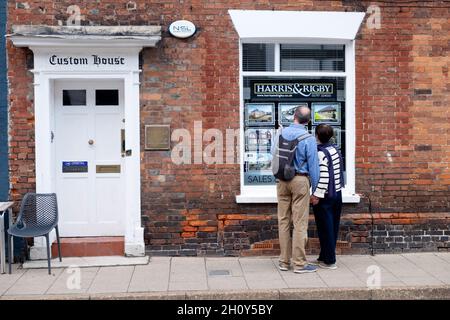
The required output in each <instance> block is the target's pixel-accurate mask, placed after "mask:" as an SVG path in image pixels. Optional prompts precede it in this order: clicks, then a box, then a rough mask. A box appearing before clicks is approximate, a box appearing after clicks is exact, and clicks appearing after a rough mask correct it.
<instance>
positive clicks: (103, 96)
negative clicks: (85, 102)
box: [95, 90, 119, 106]
mask: <svg viewBox="0 0 450 320" xmlns="http://www.w3.org/2000/svg"><path fill="white" fill-rule="evenodd" d="M95 105H97V106H118V105H119V90H95Z"/></svg>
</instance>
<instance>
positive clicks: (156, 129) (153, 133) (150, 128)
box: [145, 125, 170, 150]
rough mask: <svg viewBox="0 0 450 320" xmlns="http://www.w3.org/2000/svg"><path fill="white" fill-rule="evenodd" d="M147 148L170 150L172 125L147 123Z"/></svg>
mask: <svg viewBox="0 0 450 320" xmlns="http://www.w3.org/2000/svg"><path fill="white" fill-rule="evenodd" d="M145 150H170V126H169V125H146V126H145Z"/></svg>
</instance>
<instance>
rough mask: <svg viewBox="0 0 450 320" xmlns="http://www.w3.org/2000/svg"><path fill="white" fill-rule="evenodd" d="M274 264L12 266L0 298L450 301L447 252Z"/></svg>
mask: <svg viewBox="0 0 450 320" xmlns="http://www.w3.org/2000/svg"><path fill="white" fill-rule="evenodd" d="M309 258H310V259H311V260H313V259H314V258H315V257H309ZM277 264H278V261H277V258H276V257H258V258H244V257H240V258H237V257H206V258H204V257H198V258H197V257H152V258H151V259H150V263H148V264H146V265H134V266H107V267H83V268H78V267H77V266H71V267H69V268H54V269H53V272H52V275H48V274H47V270H46V269H23V268H21V267H20V266H18V265H15V267H14V270H13V274H12V275H8V274H3V275H0V299H17V298H26V299H171V298H173V299H317V298H322V299H329V298H336V299H383V298H398V299H411V298H418V299H420V298H430V299H450V253H449V252H446V253H440V252H433V253H410V254H391V255H376V256H367V255H348V256H338V261H337V264H338V269H337V270H324V269H320V270H319V271H318V272H316V273H312V274H295V273H293V272H292V271H287V272H283V271H279V270H278V268H277Z"/></svg>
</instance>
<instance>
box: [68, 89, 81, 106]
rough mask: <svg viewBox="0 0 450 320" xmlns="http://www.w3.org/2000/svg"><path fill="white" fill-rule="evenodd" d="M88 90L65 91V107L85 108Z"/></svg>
mask: <svg viewBox="0 0 450 320" xmlns="http://www.w3.org/2000/svg"><path fill="white" fill-rule="evenodd" d="M85 105H86V90H63V106H85Z"/></svg>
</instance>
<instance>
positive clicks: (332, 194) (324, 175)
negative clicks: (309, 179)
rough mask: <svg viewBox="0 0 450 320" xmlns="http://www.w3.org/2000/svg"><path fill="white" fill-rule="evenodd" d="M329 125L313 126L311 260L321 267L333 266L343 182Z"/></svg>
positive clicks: (339, 161)
mask: <svg viewBox="0 0 450 320" xmlns="http://www.w3.org/2000/svg"><path fill="white" fill-rule="evenodd" d="M332 137H333V128H332V127H331V126H329V125H326V124H320V125H318V126H317V127H316V139H317V148H318V152H319V162H320V178H319V185H318V187H317V189H316V191H315V192H314V194H313V195H312V196H311V203H312V205H313V210H314V217H315V220H316V226H317V232H318V233H319V241H320V255H319V258H318V259H317V261H316V262H315V264H316V265H318V266H319V267H321V268H324V269H332V270H333V269H337V266H336V242H337V238H338V234H339V222H340V218H341V210H342V194H341V189H342V187H343V186H344V178H343V171H342V167H343V161H342V156H341V153H340V152H339V150H338V148H337V147H336V146H335V145H333V144H331V143H330V139H331V138H332Z"/></svg>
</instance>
